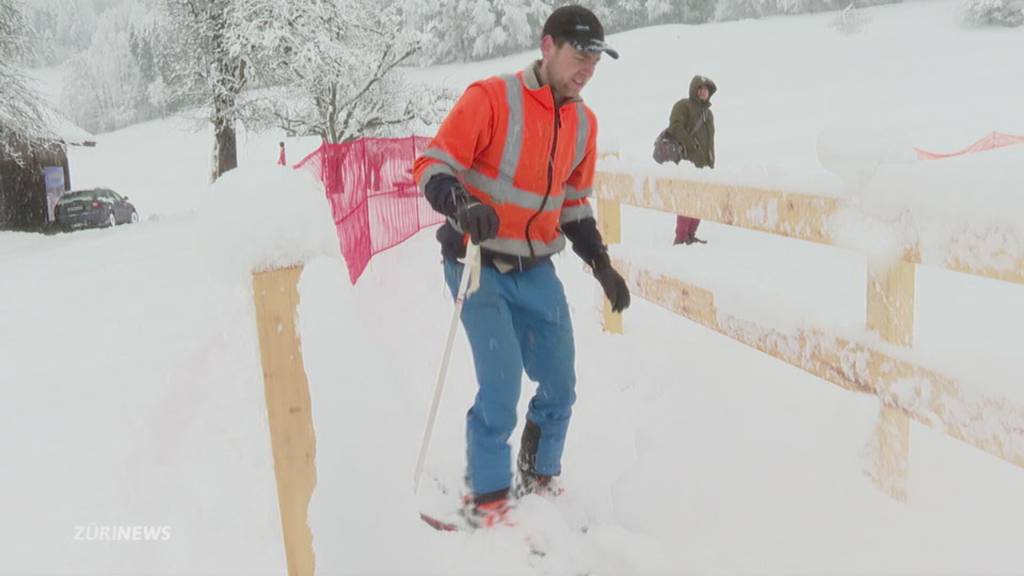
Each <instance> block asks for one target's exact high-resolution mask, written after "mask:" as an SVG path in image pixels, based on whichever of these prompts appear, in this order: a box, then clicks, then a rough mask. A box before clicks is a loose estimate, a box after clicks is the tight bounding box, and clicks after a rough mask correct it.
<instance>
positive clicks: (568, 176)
mask: <svg viewBox="0 0 1024 576" xmlns="http://www.w3.org/2000/svg"><path fill="white" fill-rule="evenodd" d="M596 159H597V118H596V116H594V113H593V112H592V111H591V110H590V108H588V107H587V106H586V105H584V104H583V102H582V101H581V100H578V99H575V100H570V101H567V102H565V103H563V104H562V105H561V106H560V107H559V108H558V109H557V110H556V109H555V102H554V97H553V94H552V92H551V89H550V88H549V87H547V86H541V85H540V82H539V80H538V79H537V73H536V68H535V67H531V68H529V69H527V70H524V71H521V72H518V73H517V74H515V75H505V76H499V77H494V78H488V79H486V80H481V81H479V82H475V83H474V84H472V85H471V86H470V87H469V88H467V89H466V91H465V93H463V95H462V97H461V98H459V101H458V102H457V103H456V104H455V107H454V108H453V109H452V111H451V112H450V113H449V114H448V117H447V118H445V120H444V122H443V123H442V124H441V128H440V129H439V130H438V132H437V135H436V136H435V137H434V139H433V141H431V143H430V146H429V147H428V148H427V150H426V151H424V153H423V154H422V155H421V156H420V157H418V158H417V159H416V162H415V165H414V169H413V171H414V175H415V178H416V182H417V184H418V185H419V188H420V190H421V191H422V190H423V189H424V187H425V186H426V184H427V182H428V181H429V180H430V178H431V177H432V176H434V175H435V174H438V173H444V174H451V175H453V176H455V177H457V178H458V179H459V181H460V182H462V184H463V186H464V187H465V188H466V190H467V191H468V192H469V193H470V194H472V195H473V196H474V197H476V198H477V199H479V200H480V201H481V202H483V203H486V204H488V205H490V206H492V207H494V209H495V211H497V213H498V219H499V220H500V226H499V228H498V237H497V238H494V239H491V240H486V241H484V242H483V243H481V245H480V246H481V248H484V249H487V250H489V251H491V252H498V253H502V254H509V255H513V256H523V257H535V256H546V255H550V254H554V253H556V252H559V251H560V250H562V249H563V248H564V247H565V238H564V237H563V236H562V233H561V230H560V225H561V224H564V223H566V222H570V221H575V220H581V219H583V218H593V216H594V214H593V210H592V209H591V207H590V204H589V202H588V201H587V197H588V196H589V195H590V193H591V187H592V186H593V181H594V166H595V163H596ZM449 224H450V225H451V226H452V227H454V228H455V229H456V230H457V231H459V232H462V230H461V229H459V227H458V223H456V222H454V218H449Z"/></svg>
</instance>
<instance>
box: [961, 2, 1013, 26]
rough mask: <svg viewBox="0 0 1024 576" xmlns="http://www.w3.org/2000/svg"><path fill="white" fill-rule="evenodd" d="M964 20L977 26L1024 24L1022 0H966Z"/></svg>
mask: <svg viewBox="0 0 1024 576" xmlns="http://www.w3.org/2000/svg"><path fill="white" fill-rule="evenodd" d="M963 11H964V21H966V22H967V23H968V24H973V25H977V26H1021V25H1024V1H1022V0H967V1H966V2H964V7H963Z"/></svg>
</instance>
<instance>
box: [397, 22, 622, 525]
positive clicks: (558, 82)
mask: <svg viewBox="0 0 1024 576" xmlns="http://www.w3.org/2000/svg"><path fill="white" fill-rule="evenodd" d="M541 53H542V59H541V60H539V61H537V62H535V63H534V64H533V65H531V66H529V67H528V68H527V69H526V70H523V71H521V72H519V73H517V74H514V75H511V74H510V75H505V76H498V77H493V78H488V79H486V80H481V81H479V82H476V83H474V84H472V85H471V86H470V87H469V88H467V89H466V91H465V93H464V94H463V95H462V97H461V98H460V99H459V101H458V102H457V103H456V104H455V107H454V108H453V109H452V111H451V112H450V113H449V114H448V117H447V118H446V119H445V120H444V122H443V123H442V125H441V127H440V129H439V130H438V132H437V135H436V136H435V137H434V139H433V141H432V142H431V144H430V146H429V147H428V148H427V150H426V151H424V153H423V155H422V156H420V157H419V158H417V159H416V164H415V170H414V172H415V177H416V181H417V183H418V185H419V187H420V189H421V190H423V193H424V194H425V195H426V197H427V199H428V200H429V201H430V204H431V205H432V206H433V208H434V209H435V210H437V211H438V212H440V213H441V214H444V215H445V216H447V217H448V222H447V223H446V224H445V225H444V226H442V227H441V229H440V230H439V231H438V234H437V236H438V240H440V242H441V246H442V249H441V252H442V254H443V256H444V269H445V280H446V282H447V284H448V286H449V288H450V290H451V292H452V295H453V296H455V292H456V291H457V289H458V284H459V279H460V276H461V274H462V269H463V265H462V264H461V263H460V262H459V261H458V260H459V259H460V258H462V257H463V256H464V255H465V247H466V243H467V242H469V241H472V242H474V243H476V244H479V245H480V249H481V258H482V262H483V269H482V274H481V282H480V288H479V290H478V291H476V292H474V293H473V294H472V295H471V296H470V297H469V298H468V299H467V300H466V301H465V303H464V304H463V309H462V324H463V326H464V327H465V329H466V335H467V336H468V338H469V342H470V347H471V348H472V351H473V361H474V364H475V367H476V377H477V384H478V386H479V388H478V391H477V396H476V400H475V402H474V404H473V406H472V408H470V410H469V413H468V414H467V416H466V419H467V424H466V437H467V451H466V452H467V460H468V474H467V476H468V481H469V484H470V489H471V491H472V493H473V498H472V500H471V501H470V502H467V509H466V510H465V513H466V516H467V518H469V519H470V521H471V522H472V523H474V524H476V525H478V526H490V525H493V524H494V523H497V522H502V521H503V520H504V518H505V514H506V512H507V510H508V507H509V498H511V497H514V496H516V495H522V494H524V493H530V492H547V493H549V494H554V493H557V488H556V487H555V486H554V483H553V482H552V478H553V477H554V476H557V475H559V474H560V473H561V459H562V449H563V447H564V445H565V437H566V431H567V429H568V426H569V418H570V416H571V414H572V405H573V403H574V402H575V400H576V393H575V387H576V369H575V345H574V343H573V333H572V323H571V320H570V318H569V307H568V304H567V303H566V300H565V292H564V290H563V287H562V283H561V281H560V280H559V279H558V276H557V275H556V274H555V268H554V265H553V263H552V262H551V256H552V255H553V254H555V253H557V252H559V251H560V250H562V249H563V248H564V246H565V238H564V237H568V238H569V240H570V241H572V244H573V251H575V252H576V253H577V254H578V255H579V256H580V257H581V258H582V259H583V260H584V261H585V262H586V263H587V264H589V265H590V267H591V268H592V270H593V272H594V276H595V277H596V278H597V280H598V281H599V282H600V284H601V286H602V288H603V289H604V292H605V294H606V295H607V297H608V299H609V300H610V302H611V304H612V307H613V309H614V310H615V311H617V312H618V311H622V310H624V309H625V308H626V307H628V306H629V289H628V288H627V287H626V282H625V281H624V280H623V278H622V276H620V275H619V273H618V272H616V271H615V270H614V269H613V268H612V266H611V263H610V261H609V258H608V252H607V248H606V246H605V245H604V243H603V241H602V239H601V234H600V233H599V232H598V230H597V224H596V222H595V220H594V215H593V211H592V209H591V206H590V204H589V202H588V200H587V197H588V196H590V193H591V186H592V184H593V180H594V166H595V163H596V159H597V150H596V148H597V144H596V143H597V118H596V117H595V116H594V113H593V112H592V111H591V110H590V109H589V108H587V106H585V105H584V104H583V101H582V100H580V98H579V94H580V90H581V89H582V88H583V87H584V86H585V85H586V84H587V82H588V81H589V80H590V78H591V76H592V75H593V74H594V69H595V67H596V66H597V63H598V61H599V60H600V58H601V54H602V53H607V54H608V55H609V56H611V57H612V58H618V53H617V52H616V51H615V50H613V49H612V48H611V47H609V46H608V45H607V44H605V42H604V31H603V29H602V27H601V23H600V22H599V21H598V19H597V17H595V16H594V14H593V13H592V12H590V11H589V10H587V9H586V8H583V7H580V6H565V7H562V8H559V9H557V10H555V11H554V12H553V13H552V14H551V16H550V17H549V18H548V20H547V21H546V22H545V24H544V30H543V34H542V39H541ZM563 235H564V237H563ZM524 368H525V370H526V373H527V375H528V376H529V377H530V378H531V379H533V380H535V381H536V382H537V384H538V386H537V393H536V395H535V396H534V397H533V399H532V400H531V401H530V406H529V410H528V412H527V415H526V417H527V420H526V425H525V429H524V431H523V436H522V439H521V445H520V450H519V457H518V460H517V462H518V466H517V468H518V470H519V482H518V485H517V486H516V488H517V489H516V490H512V487H513V486H512V484H513V475H512V470H511V459H512V458H511V448H510V446H509V443H508V440H509V437H510V436H511V434H512V431H513V429H514V428H515V425H516V406H517V403H518V400H519V394H520V387H521V380H522V374H523V369H524Z"/></svg>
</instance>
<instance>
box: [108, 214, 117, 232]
mask: <svg viewBox="0 0 1024 576" xmlns="http://www.w3.org/2000/svg"><path fill="white" fill-rule="evenodd" d="M107 226H110V227H111V228H113V227H114V226H117V216H116V215H114V211H113V210H111V211H110V216H109V217H108V218H107Z"/></svg>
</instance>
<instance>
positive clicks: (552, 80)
mask: <svg viewBox="0 0 1024 576" xmlns="http://www.w3.org/2000/svg"><path fill="white" fill-rule="evenodd" d="M541 53H542V54H543V56H544V64H543V65H544V66H545V67H546V68H547V76H548V78H547V80H548V84H550V85H551V89H552V90H554V92H555V94H556V95H557V96H559V97H561V98H576V97H578V96H579V95H580V91H581V90H583V87H584V86H586V85H587V82H589V81H590V77H591V76H593V75H594V69H595V68H596V67H597V63H598V62H600V61H601V53H600V52H580V51H579V50H577V49H576V48H574V47H573V46H572V44H570V43H568V42H563V43H562V45H561V46H556V45H555V40H554V39H553V38H552V37H551V36H545V37H544V40H543V41H542V43H541Z"/></svg>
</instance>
